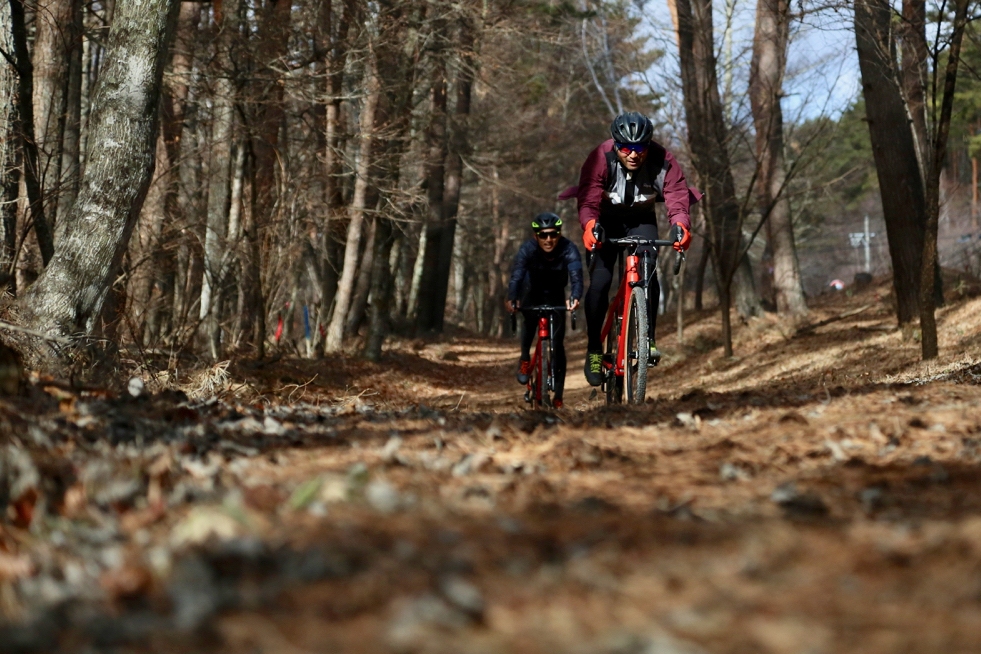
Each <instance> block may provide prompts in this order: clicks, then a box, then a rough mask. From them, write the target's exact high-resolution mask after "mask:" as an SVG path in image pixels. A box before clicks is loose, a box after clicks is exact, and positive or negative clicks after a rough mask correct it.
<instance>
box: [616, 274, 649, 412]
mask: <svg viewBox="0 0 981 654" xmlns="http://www.w3.org/2000/svg"><path fill="white" fill-rule="evenodd" d="M623 328H624V329H625V330H626V332H627V351H626V353H625V354H624V358H623V385H624V387H625V389H626V391H627V404H643V403H644V396H645V394H646V392H647V358H648V356H649V355H650V346H649V345H648V337H647V292H646V291H645V290H644V289H643V288H641V287H639V286H638V287H636V288H634V289H633V291H632V292H631V293H630V302H628V303H627V313H626V315H624V317H623Z"/></svg>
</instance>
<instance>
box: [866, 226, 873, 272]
mask: <svg viewBox="0 0 981 654" xmlns="http://www.w3.org/2000/svg"><path fill="white" fill-rule="evenodd" d="M871 241H872V235H871V234H869V215H868V214H865V272H867V273H870V272H872V245H871Z"/></svg>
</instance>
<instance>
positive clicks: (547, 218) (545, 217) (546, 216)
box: [531, 211, 562, 232]
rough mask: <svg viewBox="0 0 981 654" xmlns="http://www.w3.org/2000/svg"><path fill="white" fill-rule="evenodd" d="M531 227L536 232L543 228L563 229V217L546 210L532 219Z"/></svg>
mask: <svg viewBox="0 0 981 654" xmlns="http://www.w3.org/2000/svg"><path fill="white" fill-rule="evenodd" d="M531 228H532V229H533V230H535V231H536V232H537V231H540V230H543V229H557V230H560V231H561V230H562V219H561V218H559V217H558V216H556V215H555V214H554V213H552V212H550V211H546V212H545V213H540V214H538V215H537V216H535V219H534V220H532V221H531Z"/></svg>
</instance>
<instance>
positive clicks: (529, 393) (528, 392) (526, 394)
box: [525, 390, 531, 403]
mask: <svg viewBox="0 0 981 654" xmlns="http://www.w3.org/2000/svg"><path fill="white" fill-rule="evenodd" d="M525 402H528V403H531V391H530V390H527V391H525Z"/></svg>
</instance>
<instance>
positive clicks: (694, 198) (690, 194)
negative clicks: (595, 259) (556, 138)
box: [559, 139, 702, 230]
mask: <svg viewBox="0 0 981 654" xmlns="http://www.w3.org/2000/svg"><path fill="white" fill-rule="evenodd" d="M627 184H631V185H632V186H633V189H632V190H633V201H632V202H631V203H630V204H629V205H626V204H625V203H624V200H625V199H627V198H629V197H630V193H629V192H628V190H627V188H626V185H627ZM573 195H575V196H576V199H577V200H578V204H579V223H580V224H581V225H582V227H583V229H585V228H586V224H587V223H589V221H590V220H594V219H595V220H597V224H602V223H604V222H608V221H610V220H620V221H623V222H624V223H627V224H645V223H654V222H655V214H654V205H655V203H657V202H664V204H665V206H666V208H667V211H668V222H670V223H671V224H672V225H674V224H680V225H684V226H685V228H686V229H689V230H690V229H691V217H690V215H689V210H690V207H691V205H692V204H694V203H695V202H698V200H700V199H701V198H702V193H701V192H700V191H699V190H698V189H696V188H691V189H689V187H688V183H687V181H686V180H685V173H684V172H683V171H682V170H681V166H680V165H678V161H677V160H676V159H675V158H674V155H672V154H671V153H670V152H668V151H667V150H666V149H665V148H664V146H662V145H661V144H659V143H657V142H655V141H651V146H650V149H649V150H648V152H647V159H645V160H644V165H642V166H641V167H640V168H639V169H637V170H636V171H634V172H633V173H628V172H627V170H626V169H625V168H624V167H623V166H622V165H621V164H620V160H619V158H618V157H617V153H616V150H615V147H614V144H613V139H609V140H607V141H604V142H603V143H600V144H599V146H597V147H596V149H594V150H593V151H592V152H590V153H589V156H588V157H586V161H585V163H583V165H582V169H581V171H580V173H579V185H578V186H575V187H572V188H570V189H568V190H566V191H565V192H563V193H562V194H561V195H560V196H559V198H561V199H564V198H570V197H572V196H573ZM600 215H602V216H603V220H599V219H600Z"/></svg>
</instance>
